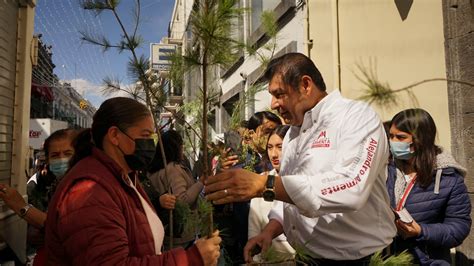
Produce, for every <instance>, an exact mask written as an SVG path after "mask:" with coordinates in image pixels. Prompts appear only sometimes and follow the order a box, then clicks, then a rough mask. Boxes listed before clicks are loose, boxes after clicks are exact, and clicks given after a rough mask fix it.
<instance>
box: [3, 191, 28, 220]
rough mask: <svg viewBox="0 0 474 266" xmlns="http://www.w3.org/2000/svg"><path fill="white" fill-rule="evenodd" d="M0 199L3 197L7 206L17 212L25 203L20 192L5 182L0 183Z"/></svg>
mask: <svg viewBox="0 0 474 266" xmlns="http://www.w3.org/2000/svg"><path fill="white" fill-rule="evenodd" d="M0 199H3V201H5V203H6V204H7V206H8V207H9V208H10V209H12V210H13V211H14V212H15V213H17V214H18V213H20V209H21V208H23V207H25V206H26V205H27V203H26V201H25V199H23V197H22V196H21V195H20V193H19V192H18V191H16V190H15V189H13V188H11V187H10V186H8V185H7V184H0Z"/></svg>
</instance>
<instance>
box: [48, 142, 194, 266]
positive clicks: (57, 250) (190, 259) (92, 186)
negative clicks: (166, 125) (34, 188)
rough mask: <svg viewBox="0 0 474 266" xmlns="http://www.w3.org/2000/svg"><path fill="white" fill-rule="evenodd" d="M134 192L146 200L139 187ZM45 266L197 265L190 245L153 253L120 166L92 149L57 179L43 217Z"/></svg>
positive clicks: (143, 218) (140, 210) (139, 209)
mask: <svg viewBox="0 0 474 266" xmlns="http://www.w3.org/2000/svg"><path fill="white" fill-rule="evenodd" d="M137 189H138V191H139V192H140V194H141V195H142V196H143V197H144V198H145V199H146V200H147V201H149V200H148V197H147V196H146V194H145V192H144V191H143V189H142V187H141V186H140V185H139V184H137ZM46 257H47V265H202V264H203V262H202V258H201V256H200V254H199V251H198V250H197V247H196V246H193V247H191V248H189V249H188V250H183V249H173V250H171V251H168V252H164V253H162V255H155V247H154V242H153V236H152V233H151V229H150V226H149V224H148V220H147V218H146V215H145V211H144V209H143V207H142V204H141V202H140V199H139V197H138V195H137V194H136V193H135V192H134V190H133V188H132V187H130V186H129V185H128V184H127V182H126V181H125V175H124V173H123V172H122V171H121V168H120V167H119V166H118V165H117V164H116V163H115V162H114V161H113V160H112V159H111V158H110V157H108V156H107V155H106V154H105V153H104V152H102V151H101V150H99V149H94V150H93V152H92V155H91V156H88V157H86V158H84V159H82V160H81V161H79V162H78V163H77V164H76V165H75V166H74V167H73V168H72V169H71V170H70V171H69V172H68V173H67V175H66V176H65V177H64V178H63V180H62V181H61V183H60V184H59V186H58V188H57V190H56V192H55V194H54V196H53V198H52V201H51V202H50V205H49V210H48V216H47V220H46Z"/></svg>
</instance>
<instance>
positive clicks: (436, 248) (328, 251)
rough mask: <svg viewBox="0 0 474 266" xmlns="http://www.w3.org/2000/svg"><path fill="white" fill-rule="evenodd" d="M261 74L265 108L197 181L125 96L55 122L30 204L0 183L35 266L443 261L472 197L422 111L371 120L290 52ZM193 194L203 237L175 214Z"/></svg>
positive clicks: (180, 148)
mask: <svg viewBox="0 0 474 266" xmlns="http://www.w3.org/2000/svg"><path fill="white" fill-rule="evenodd" d="M264 77H265V79H266V81H267V82H268V84H269V85H268V91H269V93H270V94H271V97H272V101H271V109H273V110H275V111H276V113H274V112H271V111H262V112H257V113H255V114H254V115H253V116H252V117H250V118H249V120H248V121H244V122H243V123H242V124H241V127H240V128H239V129H235V130H233V131H230V132H227V133H226V135H225V137H224V141H223V143H221V145H216V147H217V146H223V148H222V149H219V152H218V153H216V154H214V155H216V156H215V157H214V158H213V160H212V161H211V160H210V161H209V162H197V163H195V164H199V163H209V166H210V168H211V169H212V172H213V173H212V175H210V176H204V175H202V173H196V171H193V169H191V165H193V164H191V163H189V158H186V156H184V154H185V153H184V145H183V139H182V137H181V134H180V132H177V131H175V130H168V131H166V132H159V135H158V136H157V134H156V133H155V132H156V129H155V125H154V121H153V118H152V115H151V113H150V111H149V110H148V108H147V107H146V106H145V105H143V104H142V103H139V102H137V101H135V100H133V99H129V98H123V97H117V98H111V99H108V100H106V101H105V102H104V103H102V105H101V106H100V108H99V109H98V110H97V112H96V113H95V115H94V119H93V123H92V127H91V128H90V129H83V130H71V129H67V130H60V131H57V132H55V133H53V134H52V135H51V136H50V137H49V138H48V139H47V140H46V141H45V144H44V151H45V155H46V163H47V165H48V169H47V171H46V172H47V173H44V172H43V171H38V172H37V173H36V174H35V175H34V176H33V177H32V178H31V179H30V181H29V182H28V202H26V201H25V200H24V199H23V198H22V196H21V195H20V193H18V191H16V190H15V189H13V188H11V187H9V186H8V185H7V184H0V199H3V200H4V201H5V202H6V204H7V205H8V206H9V207H10V208H11V209H12V210H13V211H14V212H15V213H17V214H18V215H19V216H20V217H22V218H23V219H25V220H26V221H27V222H28V224H29V230H28V244H29V246H30V248H31V249H33V250H34V251H35V253H36V256H35V258H34V265H129V264H130V265H224V264H245V263H251V262H253V261H259V262H262V261H265V260H266V259H267V256H266V254H268V253H269V252H268V251H269V250H270V249H272V250H273V254H275V253H276V254H280V255H281V256H280V257H279V258H283V259H284V260H291V259H295V260H298V261H301V260H303V259H304V262H305V263H306V264H309V265H369V263H370V259H371V257H372V256H373V255H374V254H375V253H378V252H381V254H383V256H391V255H396V254H400V253H402V252H404V251H407V252H409V253H410V254H411V255H412V256H413V261H412V262H413V263H414V264H420V265H449V264H450V262H451V256H450V251H449V250H450V248H453V247H456V246H458V245H460V244H461V243H462V242H463V240H464V239H465V238H466V237H467V236H468V235H469V232H470V228H471V223H472V221H471V216H470V212H471V202H470V199H469V195H468V193H467V188H466V185H465V182H464V178H465V176H466V169H465V168H463V167H462V166H461V165H459V164H458V163H457V162H456V161H455V160H454V158H453V157H452V156H451V155H449V154H448V153H447V152H445V151H443V150H442V149H441V147H439V146H437V145H436V144H435V139H436V133H437V132H436V126H435V123H434V121H433V119H432V117H431V116H430V114H429V113H428V112H426V111H425V110H423V109H418V108H416V109H407V110H403V111H401V112H399V113H397V114H396V115H395V116H394V117H393V119H392V120H390V122H388V123H387V125H388V127H387V129H388V130H384V126H383V124H382V122H381V120H380V118H379V117H378V115H377V114H376V113H375V111H374V110H372V109H371V108H370V107H369V106H368V105H367V104H365V103H362V102H358V101H353V100H349V99H346V98H344V97H342V96H341V94H340V93H339V92H338V91H337V90H335V91H333V92H331V93H327V92H326V85H325V83H324V80H323V77H322V76H321V74H320V72H319V70H318V69H317V68H316V66H315V65H314V63H313V62H312V61H311V60H310V59H309V58H308V57H306V56H305V55H303V54H299V53H289V54H285V55H283V56H281V57H279V58H276V59H274V60H272V61H271V62H270V64H269V66H268V67H267V70H266V72H265V75H264ZM277 114H278V115H277ZM157 141H162V145H163V148H164V151H163V152H162V151H161V149H160V145H157ZM211 157H212V156H211ZM204 199H206V200H208V202H210V203H212V204H213V209H214V212H213V220H214V223H215V224H216V226H215V227H216V230H215V231H213V232H210V233H209V234H202V233H200V232H199V231H197V230H187V228H186V226H185V224H186V222H187V220H188V218H189V217H187V216H186V215H178V214H182V213H183V212H182V211H180V212H178V208H179V206H182V207H181V208H184V209H186V210H188V211H189V212H197V209H198V205H199V201H201V200H204ZM172 213H175V214H176V215H173V219H171V214H172ZM171 228H173V229H172V230H171ZM170 242H171V243H172V244H173V245H170ZM295 250H298V252H304V254H305V256H304V258H303V256H300V255H301V254H298V252H296V251H295Z"/></svg>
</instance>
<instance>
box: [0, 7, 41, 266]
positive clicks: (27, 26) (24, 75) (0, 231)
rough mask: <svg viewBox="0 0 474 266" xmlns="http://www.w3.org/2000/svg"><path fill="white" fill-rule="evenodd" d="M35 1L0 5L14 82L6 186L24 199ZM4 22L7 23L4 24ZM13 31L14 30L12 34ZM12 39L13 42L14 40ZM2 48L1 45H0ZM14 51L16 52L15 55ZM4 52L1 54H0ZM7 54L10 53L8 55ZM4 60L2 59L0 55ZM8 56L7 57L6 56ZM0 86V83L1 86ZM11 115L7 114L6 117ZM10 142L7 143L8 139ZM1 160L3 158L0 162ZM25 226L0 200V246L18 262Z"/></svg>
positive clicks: (23, 256) (4, 89) (23, 258)
mask: <svg viewBox="0 0 474 266" xmlns="http://www.w3.org/2000/svg"><path fill="white" fill-rule="evenodd" d="M35 6H36V1H35V0H14V1H3V3H0V13H1V14H2V19H3V20H4V21H7V22H8V23H7V24H6V25H8V27H10V29H11V30H12V31H13V32H16V35H15V36H14V37H13V38H14V39H15V40H16V45H13V46H12V47H13V48H12V51H13V53H14V54H15V55H14V58H15V60H14V62H15V64H14V67H10V68H9V69H3V70H4V72H3V74H5V73H11V76H10V77H11V78H12V79H13V80H14V83H13V86H12V87H13V90H14V96H13V99H9V100H13V102H14V105H13V114H12V115H13V119H12V124H11V125H7V126H5V127H4V128H7V127H10V126H11V127H12V134H11V147H12V148H11V154H8V155H7V157H8V158H7V159H6V161H11V168H10V169H11V175H10V178H9V180H7V183H8V181H9V185H10V186H11V187H13V188H15V189H16V190H18V191H19V192H20V194H21V195H23V196H24V197H25V198H26V197H27V196H26V176H25V170H27V169H28V156H29V152H30V151H29V147H28V139H29V134H28V133H29V130H28V129H29V121H30V94H31V72H32V64H33V61H34V60H35V52H34V51H35V49H36V47H35V42H33V30H34V27H33V23H34V14H35ZM12 10H15V12H14V13H13V14H14V15H13V16H10V17H8V16H5V13H2V12H9V13H10V15H12V13H11V11H12ZM7 19H8V20H7ZM15 28H16V30H15ZM1 34H2V33H0V37H1V38H2V39H3V40H10V38H11V37H12V36H2V35H1ZM15 37H16V38H15ZM2 44H3V43H2ZM15 51H16V52H15ZM2 52H5V50H2ZM7 52H8V53H10V52H11V51H8V50H7ZM2 56H4V55H2ZM10 56H11V54H10ZM3 84H4V83H2V85H3ZM12 87H10V85H9V86H7V87H1V86H0V94H5V93H7V91H9V90H11V89H12ZM9 115H11V114H9ZM9 140H10V139H9ZM7 144H8V145H10V143H7ZM3 159H4V160H5V158H3ZM26 225H27V224H26V222H25V221H24V220H23V219H21V218H20V217H19V216H18V215H16V214H15V213H14V212H13V211H12V210H10V209H9V208H8V207H7V206H5V204H4V203H3V201H1V200H0V242H3V241H4V242H6V243H8V245H9V247H10V248H11V249H12V250H13V251H14V252H15V253H16V255H17V256H18V258H19V259H20V261H21V262H26Z"/></svg>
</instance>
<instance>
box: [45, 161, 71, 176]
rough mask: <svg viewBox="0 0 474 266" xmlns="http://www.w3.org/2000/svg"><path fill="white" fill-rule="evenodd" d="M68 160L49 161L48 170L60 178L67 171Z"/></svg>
mask: <svg viewBox="0 0 474 266" xmlns="http://www.w3.org/2000/svg"><path fill="white" fill-rule="evenodd" d="M69 159H70V158H60V159H53V160H51V161H49V170H50V171H51V172H52V173H53V174H54V175H55V176H56V177H62V176H63V175H64V174H65V173H66V171H67V169H69Z"/></svg>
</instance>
